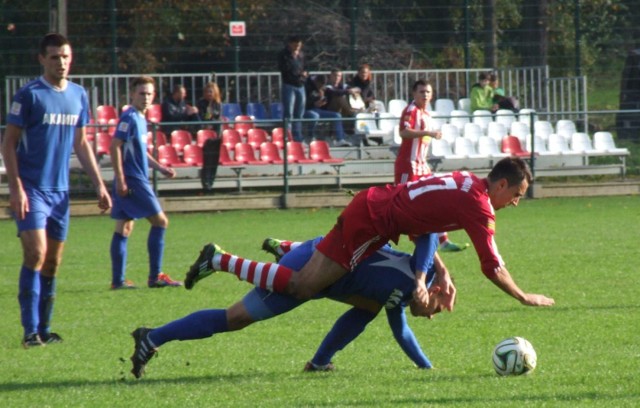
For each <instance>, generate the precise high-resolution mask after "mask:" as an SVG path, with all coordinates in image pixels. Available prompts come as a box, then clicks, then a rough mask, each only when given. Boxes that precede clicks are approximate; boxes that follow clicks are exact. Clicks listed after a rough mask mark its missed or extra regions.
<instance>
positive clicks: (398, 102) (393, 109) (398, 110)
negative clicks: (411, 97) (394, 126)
mask: <svg viewBox="0 0 640 408" xmlns="http://www.w3.org/2000/svg"><path fill="white" fill-rule="evenodd" d="M407 105H408V103H407V101H405V100H404V99H391V100H390V101H389V109H387V112H389V113H391V114H392V115H393V116H395V117H396V118H399V117H400V115H402V111H403V110H404V108H406V107H407Z"/></svg>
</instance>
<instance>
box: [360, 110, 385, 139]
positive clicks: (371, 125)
mask: <svg viewBox="0 0 640 408" xmlns="http://www.w3.org/2000/svg"><path fill="white" fill-rule="evenodd" d="M385 122H390V121H385ZM356 133H359V134H363V135H365V137H367V138H370V137H376V138H382V141H383V142H388V141H389V140H390V139H391V138H392V136H393V128H392V127H390V128H385V129H384V130H382V129H380V128H378V124H377V123H376V117H375V115H374V114H373V113H368V112H361V113H358V114H356Z"/></svg>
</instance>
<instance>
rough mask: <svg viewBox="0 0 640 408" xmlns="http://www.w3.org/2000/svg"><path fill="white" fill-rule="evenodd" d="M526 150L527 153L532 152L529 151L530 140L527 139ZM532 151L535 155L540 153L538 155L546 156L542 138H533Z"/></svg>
mask: <svg viewBox="0 0 640 408" xmlns="http://www.w3.org/2000/svg"><path fill="white" fill-rule="evenodd" d="M527 150H528V151H530V152H531V151H532V150H531V138H528V139H527ZM533 151H534V152H536V153H540V154H544V155H546V154H548V153H549V151H548V150H547V143H546V142H545V140H544V139H543V138H542V136H536V135H534V136H533Z"/></svg>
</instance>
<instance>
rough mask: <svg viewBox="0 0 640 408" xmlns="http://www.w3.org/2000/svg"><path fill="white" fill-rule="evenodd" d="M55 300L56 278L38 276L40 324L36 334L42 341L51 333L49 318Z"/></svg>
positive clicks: (51, 315) (51, 314)
mask: <svg viewBox="0 0 640 408" xmlns="http://www.w3.org/2000/svg"><path fill="white" fill-rule="evenodd" d="M55 300H56V278H55V277H53V278H52V277H49V276H43V275H42V274H40V303H39V305H38V313H39V315H40V323H39V324H38V333H39V334H40V337H41V338H43V339H46V338H47V337H49V333H51V318H52V317H53V304H54V302H55Z"/></svg>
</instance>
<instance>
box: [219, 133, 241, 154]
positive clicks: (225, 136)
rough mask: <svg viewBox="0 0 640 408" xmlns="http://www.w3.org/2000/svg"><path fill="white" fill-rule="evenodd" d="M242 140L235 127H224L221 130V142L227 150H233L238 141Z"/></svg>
mask: <svg viewBox="0 0 640 408" xmlns="http://www.w3.org/2000/svg"><path fill="white" fill-rule="evenodd" d="M240 142H242V138H241V137H240V133H238V132H237V131H236V130H235V129H225V130H223V131H222V144H223V145H225V146H227V149H229V151H233V150H234V149H235V148H236V145H237V144H238V143H240Z"/></svg>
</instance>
